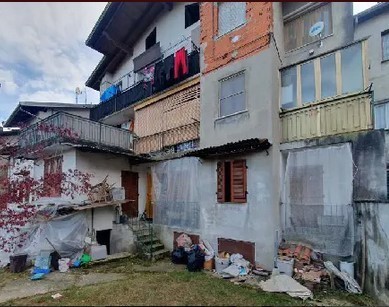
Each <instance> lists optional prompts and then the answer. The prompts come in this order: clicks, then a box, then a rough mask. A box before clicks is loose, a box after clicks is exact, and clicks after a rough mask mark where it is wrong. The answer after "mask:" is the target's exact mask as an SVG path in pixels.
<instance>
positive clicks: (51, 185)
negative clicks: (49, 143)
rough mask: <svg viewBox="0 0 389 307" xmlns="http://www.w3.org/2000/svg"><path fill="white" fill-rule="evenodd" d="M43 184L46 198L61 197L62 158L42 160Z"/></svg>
mask: <svg viewBox="0 0 389 307" xmlns="http://www.w3.org/2000/svg"><path fill="white" fill-rule="evenodd" d="M43 184H44V189H45V191H46V194H47V196H49V197H59V196H61V184H62V156H58V157H53V158H49V159H45V160H44V177H43Z"/></svg>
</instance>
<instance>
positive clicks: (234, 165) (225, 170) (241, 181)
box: [216, 160, 247, 203]
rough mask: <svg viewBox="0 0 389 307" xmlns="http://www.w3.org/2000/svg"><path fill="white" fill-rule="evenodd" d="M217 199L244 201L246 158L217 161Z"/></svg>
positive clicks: (245, 192)
mask: <svg viewBox="0 0 389 307" xmlns="http://www.w3.org/2000/svg"><path fill="white" fill-rule="evenodd" d="M216 194H217V201H218V202H219V203H227V202H234V203H245V202H246V201H247V167H246V160H233V161H219V162H218V163H217V192H216Z"/></svg>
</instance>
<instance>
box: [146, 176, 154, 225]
mask: <svg viewBox="0 0 389 307" xmlns="http://www.w3.org/2000/svg"><path fill="white" fill-rule="evenodd" d="M152 194H153V180H152V177H151V173H150V172H148V173H147V191H146V216H147V218H148V219H152V218H153V195H152Z"/></svg>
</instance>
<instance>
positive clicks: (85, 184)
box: [0, 122, 91, 253]
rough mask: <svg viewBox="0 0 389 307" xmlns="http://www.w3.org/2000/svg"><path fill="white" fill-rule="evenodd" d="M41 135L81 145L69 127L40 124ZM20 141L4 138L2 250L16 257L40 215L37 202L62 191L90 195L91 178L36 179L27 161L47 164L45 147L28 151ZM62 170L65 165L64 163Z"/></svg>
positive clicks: (55, 174) (0, 143)
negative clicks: (31, 223)
mask: <svg viewBox="0 0 389 307" xmlns="http://www.w3.org/2000/svg"><path fill="white" fill-rule="evenodd" d="M37 129H38V131H41V132H45V133H51V134H53V135H54V136H55V137H58V138H66V139H67V140H69V139H72V140H73V141H77V138H78V137H79V136H78V135H77V134H76V133H74V132H73V131H71V130H70V129H69V128H66V127H58V126H54V125H47V124H45V123H42V122H40V123H38V125H37ZM18 142H19V139H18V138H16V139H13V140H10V139H9V138H4V137H3V138H1V137H0V150H2V152H3V153H5V156H4V155H2V156H1V155H0V174H3V176H0V231H2V233H3V234H6V235H0V250H2V251H4V252H6V253H12V252H13V250H14V249H15V248H16V247H18V246H19V247H20V246H22V244H23V242H24V240H25V239H26V235H27V233H26V232H23V231H22V229H23V227H25V226H26V225H27V224H28V222H29V221H31V219H32V218H33V217H34V216H35V215H36V213H37V206H36V205H35V204H34V202H36V201H38V200H39V199H41V198H42V197H50V196H52V191H53V189H54V190H58V191H59V194H58V195H57V196H62V197H65V198H67V199H69V198H71V199H74V198H75V197H76V196H79V195H85V194H87V193H88V192H89V191H90V188H91V184H90V178H91V175H90V174H88V173H83V172H81V171H79V170H77V169H75V170H72V169H69V170H66V171H63V170H62V167H61V169H57V170H55V171H52V172H46V173H45V174H44V175H43V176H42V177H41V178H34V177H33V176H32V175H31V173H32V170H33V166H34V164H33V161H32V160H28V159H27V158H26V157H29V156H31V155H33V156H34V158H35V160H38V161H39V160H40V161H45V160H46V159H47V158H48V156H47V153H45V151H44V148H45V145H44V144H39V143H37V144H32V146H27V147H25V148H20V147H19V146H18ZM61 166H62V163H61Z"/></svg>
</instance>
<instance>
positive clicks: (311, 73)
mask: <svg viewBox="0 0 389 307" xmlns="http://www.w3.org/2000/svg"><path fill="white" fill-rule="evenodd" d="M301 92H302V93H301V95H302V101H303V103H310V102H313V101H314V100H315V67H314V65H313V62H308V63H305V64H303V65H301Z"/></svg>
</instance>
